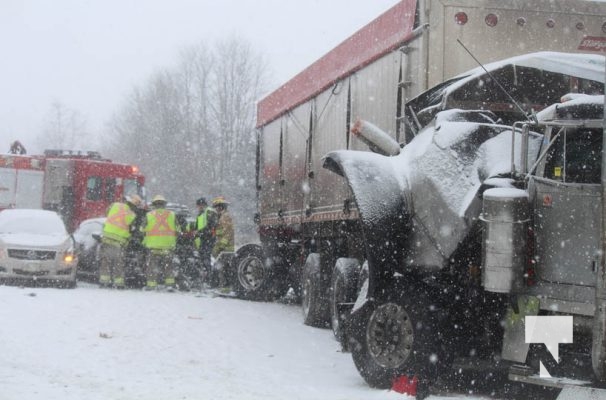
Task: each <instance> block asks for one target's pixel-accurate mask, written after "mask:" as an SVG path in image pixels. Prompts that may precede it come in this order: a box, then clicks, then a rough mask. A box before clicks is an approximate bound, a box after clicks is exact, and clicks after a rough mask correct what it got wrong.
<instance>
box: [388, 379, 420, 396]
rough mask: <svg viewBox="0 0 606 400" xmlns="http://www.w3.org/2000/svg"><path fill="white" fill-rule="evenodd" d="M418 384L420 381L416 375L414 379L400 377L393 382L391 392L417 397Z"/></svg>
mask: <svg viewBox="0 0 606 400" xmlns="http://www.w3.org/2000/svg"><path fill="white" fill-rule="evenodd" d="M418 382H419V380H418V379H417V376H416V375H414V376H413V377H412V378H409V377H408V376H407V375H402V376H398V377H397V378H395V379H394V380H393V384H392V385H391V390H393V391H394V392H397V393H402V394H407V395H409V396H416V395H417V383H418Z"/></svg>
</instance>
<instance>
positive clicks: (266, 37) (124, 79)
mask: <svg viewBox="0 0 606 400" xmlns="http://www.w3.org/2000/svg"><path fill="white" fill-rule="evenodd" d="M397 3H398V0H212V1H211V0H0V51H1V52H2V53H1V59H2V62H0V139H1V140H0V152H6V151H7V150H8V146H9V143H10V142H11V141H13V140H15V139H18V140H21V141H22V142H23V143H24V145H25V146H26V147H28V144H30V145H31V146H29V149H28V150H30V153H32V151H31V150H36V151H40V150H41V149H35V146H34V144H33V140H34V137H35V136H37V135H38V133H39V132H40V130H41V128H42V126H43V122H44V120H45V118H46V117H47V115H48V112H49V110H50V105H51V103H52V102H53V101H54V100H58V101H60V102H61V103H63V104H64V105H65V106H67V107H69V108H72V109H75V110H78V111H79V112H81V113H82V114H83V116H84V118H85V119H86V121H87V125H88V130H89V131H92V132H96V133H99V132H101V131H102V130H103V125H104V123H105V122H106V121H107V120H108V119H109V118H110V117H111V114H112V113H113V112H114V111H115V110H116V109H117V108H118V107H119V105H120V103H121V101H122V100H123V99H124V97H125V96H126V95H127V94H128V93H129V92H130V90H131V89H132V88H133V86H134V85H137V84H140V83H142V82H144V81H145V80H146V79H147V78H148V77H149V76H150V75H151V74H152V73H153V72H154V71H155V70H157V69H159V68H162V67H170V66H172V65H173V63H174V62H175V61H176V58H177V55H178V52H179V49H180V48H182V47H185V46H188V45H191V44H194V43H196V42H198V41H201V40H204V41H205V42H207V43H209V44H212V43H213V41H214V40H215V39H221V38H226V37H229V36H232V35H236V36H239V37H243V38H245V39H247V40H248V41H249V42H250V43H251V44H252V46H253V47H254V48H255V49H256V50H257V51H259V52H262V53H264V54H266V56H267V58H268V60H269V63H270V66H271V67H272V69H273V71H274V73H273V76H274V77H275V79H276V82H277V83H280V84H281V83H284V82H285V81H286V80H288V79H289V78H291V77H292V76H294V75H295V74H297V73H298V72H299V71H301V70H302V69H303V68H305V67H306V66H307V65H309V64H310V63H312V62H313V61H315V60H316V59H318V58H319V57H321V56H322V55H323V54H325V53H326V52H327V51H329V50H330V49H331V48H332V47H334V46H335V45H337V44H338V43H340V42H341V41H343V40H345V39H346V38H347V37H348V36H349V35H351V34H352V33H354V32H355V31H357V30H358V29H359V28H361V27H362V26H364V25H365V24H366V23H368V22H370V21H371V20H372V19H374V18H376V17H377V16H379V15H380V14H381V13H383V12H384V11H386V10H388V9H389V8H390V7H391V6H393V5H395V4H397Z"/></svg>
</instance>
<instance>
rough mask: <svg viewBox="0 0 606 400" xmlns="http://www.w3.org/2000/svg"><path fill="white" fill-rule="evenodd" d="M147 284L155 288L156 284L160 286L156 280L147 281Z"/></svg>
mask: <svg viewBox="0 0 606 400" xmlns="http://www.w3.org/2000/svg"><path fill="white" fill-rule="evenodd" d="M145 286H147V287H150V288H155V287H156V286H158V282H156V281H147V283H146V284H145Z"/></svg>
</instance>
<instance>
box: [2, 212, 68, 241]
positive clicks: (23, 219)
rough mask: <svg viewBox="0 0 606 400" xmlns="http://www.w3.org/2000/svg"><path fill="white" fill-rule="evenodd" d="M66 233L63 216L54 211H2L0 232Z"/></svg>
mask: <svg viewBox="0 0 606 400" xmlns="http://www.w3.org/2000/svg"><path fill="white" fill-rule="evenodd" d="M6 233H27V234H38V235H57V236H58V235H66V234H67V231H66V229H65V225H64V224H63V221H62V220H61V218H60V217H59V216H58V215H57V214H56V213H54V212H52V211H42V210H5V211H3V212H1V213H0V234H6Z"/></svg>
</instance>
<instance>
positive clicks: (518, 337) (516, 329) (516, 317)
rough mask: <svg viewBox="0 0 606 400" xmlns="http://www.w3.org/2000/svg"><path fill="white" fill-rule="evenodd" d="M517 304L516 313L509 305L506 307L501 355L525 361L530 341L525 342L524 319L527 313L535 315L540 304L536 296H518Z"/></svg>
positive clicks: (513, 359) (520, 361) (516, 360)
mask: <svg viewBox="0 0 606 400" xmlns="http://www.w3.org/2000/svg"><path fill="white" fill-rule="evenodd" d="M517 305H518V311H519V312H518V313H516V312H515V311H514V310H513V308H512V307H511V306H510V307H509V308H508V309H507V315H506V316H505V333H504V334H503V349H502V352H501V356H502V357H503V359H505V360H510V361H515V362H519V363H525V362H526V355H527V354H528V350H529V348H530V343H526V332H525V327H526V325H525V323H524V319H525V317H526V316H527V315H537V314H538V313H539V305H540V304H539V299H538V298H536V297H531V296H519V297H518V298H517Z"/></svg>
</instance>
